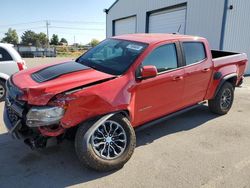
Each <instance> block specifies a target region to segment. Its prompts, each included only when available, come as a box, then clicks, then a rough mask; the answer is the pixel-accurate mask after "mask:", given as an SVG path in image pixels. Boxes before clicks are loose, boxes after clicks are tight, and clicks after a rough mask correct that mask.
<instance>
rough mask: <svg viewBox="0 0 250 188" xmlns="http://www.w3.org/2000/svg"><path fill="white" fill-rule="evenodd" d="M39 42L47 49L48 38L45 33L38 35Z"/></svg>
mask: <svg viewBox="0 0 250 188" xmlns="http://www.w3.org/2000/svg"><path fill="white" fill-rule="evenodd" d="M37 40H38V41H39V43H40V44H41V46H42V47H45V46H46V45H47V44H48V38H47V35H46V34H45V33H42V32H41V33H38V34H37Z"/></svg>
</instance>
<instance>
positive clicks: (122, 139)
mask: <svg viewBox="0 0 250 188" xmlns="http://www.w3.org/2000/svg"><path fill="white" fill-rule="evenodd" d="M91 146H92V148H93V150H94V151H95V153H96V154H97V155H98V156H99V157H101V158H102V159H105V160H112V159H116V158H117V157H119V156H121V155H122V154H123V152H124V150H125V148H126V146H127V136H126V133H125V130H124V129H123V127H122V126H121V125H120V124H119V123H117V122H115V121H111V120H107V121H105V122H104V123H103V124H101V125H100V126H99V127H97V128H96V130H95V131H94V133H93V135H92V136H91Z"/></svg>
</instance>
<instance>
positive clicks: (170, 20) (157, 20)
mask: <svg viewBox="0 0 250 188" xmlns="http://www.w3.org/2000/svg"><path fill="white" fill-rule="evenodd" d="M186 10H187V9H186V6H183V7H179V8H174V9H168V10H165V11H158V12H154V13H152V14H150V15H149V20H148V32H149V33H175V32H178V31H179V33H181V34H185V28H186Z"/></svg>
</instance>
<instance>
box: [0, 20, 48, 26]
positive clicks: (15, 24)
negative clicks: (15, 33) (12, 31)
mask: <svg viewBox="0 0 250 188" xmlns="http://www.w3.org/2000/svg"><path fill="white" fill-rule="evenodd" d="M41 22H44V20H41V21H34V22H23V23H14V24H6V25H0V27H11V26H18V25H26V24H34V23H41Z"/></svg>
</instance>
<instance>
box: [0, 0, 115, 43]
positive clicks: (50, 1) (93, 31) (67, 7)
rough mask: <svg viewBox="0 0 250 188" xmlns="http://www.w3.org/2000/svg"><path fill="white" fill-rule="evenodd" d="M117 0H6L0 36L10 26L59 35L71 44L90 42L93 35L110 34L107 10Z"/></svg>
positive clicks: (2, 6) (2, 13)
mask: <svg viewBox="0 0 250 188" xmlns="http://www.w3.org/2000/svg"><path fill="white" fill-rule="evenodd" d="M114 1H115V0H40V1H38V0H8V1H7V0H6V1H3V2H1V6H0V12H1V14H0V39H1V38H2V37H3V36H4V33H5V32H6V31H7V30H8V28H10V27H11V28H13V29H16V30H17V32H18V35H19V39H20V36H21V35H22V33H23V32H24V31H25V30H27V29H30V30H33V31H35V32H44V33H46V20H49V24H50V25H49V35H50V37H51V36H52V34H54V33H55V34H58V35H59V38H62V37H64V38H66V39H67V40H68V42H69V43H73V42H74V38H75V42H78V43H82V44H86V43H88V42H89V41H90V40H91V39H92V38H97V39H99V40H102V39H104V38H105V36H106V24H105V22H106V16H105V13H104V12H103V9H105V8H109V7H110V6H111V5H112V3H113V2H114Z"/></svg>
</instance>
